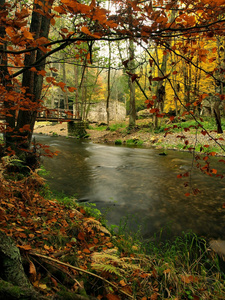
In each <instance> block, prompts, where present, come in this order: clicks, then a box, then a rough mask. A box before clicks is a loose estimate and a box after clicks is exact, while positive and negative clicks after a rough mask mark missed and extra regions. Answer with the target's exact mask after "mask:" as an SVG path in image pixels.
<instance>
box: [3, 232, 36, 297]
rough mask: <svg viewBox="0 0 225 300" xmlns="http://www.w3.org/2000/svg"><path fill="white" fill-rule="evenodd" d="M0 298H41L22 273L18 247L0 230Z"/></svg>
mask: <svg viewBox="0 0 225 300" xmlns="http://www.w3.org/2000/svg"><path fill="white" fill-rule="evenodd" d="M0 240H1V243H0V299H42V297H41V296H40V295H39V294H38V293H37V292H36V291H35V290H34V288H33V286H32V285H31V283H30V282H29V280H28V278H27V276H26V275H25V273H24V269H23V266H22V261H21V256H20V252H19V249H18V248H17V247H16V246H15V243H14V241H13V240H12V239H11V238H10V237H9V236H7V235H6V234H5V233H4V232H2V231H0Z"/></svg>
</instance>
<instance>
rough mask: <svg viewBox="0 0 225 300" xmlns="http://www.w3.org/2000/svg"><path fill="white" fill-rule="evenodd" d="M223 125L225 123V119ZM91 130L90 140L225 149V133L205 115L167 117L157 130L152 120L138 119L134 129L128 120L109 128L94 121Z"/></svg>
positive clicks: (214, 150) (168, 147)
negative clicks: (217, 129) (194, 118)
mask: <svg viewBox="0 0 225 300" xmlns="http://www.w3.org/2000/svg"><path fill="white" fill-rule="evenodd" d="M222 126H223V127H224V126H225V119H224V118H223V119H222ZM106 129H107V130H106ZM95 132H96V134H95ZM88 133H89V135H90V139H91V140H93V141H94V142H100V143H110V144H115V145H129V146H147V147H148V146H154V147H156V148H160V149H164V150H166V149H173V150H183V151H196V152H202V153H208V152H216V153H218V154H220V155H224V152H225V150H224V149H225V144H224V134H217V133H216V124H215V120H214V119H213V118H206V117H205V118H203V119H202V121H199V122H196V121H195V120H193V119H190V118H187V119H174V120H173V121H171V120H170V119H168V118H165V119H162V120H161V123H160V126H159V127H158V128H156V129H154V128H153V126H152V120H151V119H140V120H137V121H136V126H135V127H134V128H129V126H128V123H127V122H122V123H119V124H110V126H109V127H108V128H107V126H106V125H105V124H94V125H90V128H89V130H88ZM97 133H98V134H97ZM100 133H102V135H101V134H100Z"/></svg>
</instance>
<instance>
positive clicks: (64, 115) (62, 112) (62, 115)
mask: <svg viewBox="0 0 225 300" xmlns="http://www.w3.org/2000/svg"><path fill="white" fill-rule="evenodd" d="M37 119H45V120H51V119H58V120H66V119H68V120H80V118H79V117H77V116H76V115H74V114H73V110H72V109H63V108H54V109H48V108H46V109H45V110H44V111H42V112H40V113H38V115H37Z"/></svg>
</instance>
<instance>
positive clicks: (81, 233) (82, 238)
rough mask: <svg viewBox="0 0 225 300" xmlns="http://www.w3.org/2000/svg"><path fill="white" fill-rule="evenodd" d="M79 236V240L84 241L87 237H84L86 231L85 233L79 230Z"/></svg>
mask: <svg viewBox="0 0 225 300" xmlns="http://www.w3.org/2000/svg"><path fill="white" fill-rule="evenodd" d="M77 238H78V239H79V240H81V241H83V240H84V239H85V238H84V233H83V232H79V233H78V236H77Z"/></svg>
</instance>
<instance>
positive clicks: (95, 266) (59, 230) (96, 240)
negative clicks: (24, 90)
mask: <svg viewBox="0 0 225 300" xmlns="http://www.w3.org/2000/svg"><path fill="white" fill-rule="evenodd" d="M14 178H16V176H14ZM0 181H1V182H0V183H1V185H0V194H1V198H2V202H1V204H0V224H1V230H2V231H4V232H5V233H7V234H8V235H10V236H11V237H12V238H13V239H14V241H15V242H16V245H17V246H18V247H19V248H20V249H21V251H22V252H21V253H22V255H23V256H24V260H25V261H26V262H27V264H28V267H27V268H25V270H27V275H28V276H29V278H30V280H31V283H32V284H33V286H35V287H36V289H37V290H38V291H39V292H40V293H41V294H42V295H44V296H45V297H46V299H52V297H54V295H55V294H56V293H60V294H61V295H64V296H65V297H67V296H66V295H69V294H73V295H74V294H75V295H76V294H78V295H79V297H80V298H81V296H82V295H89V297H91V296H92V297H97V298H98V299H108V300H111V299H116V300H119V299H121V300H125V299H137V300H147V299H173V300H175V299H177V300H182V299H184V300H187V299H194V300H200V299H201V300H204V299H221V300H222V299H225V285H224V283H225V280H224V274H223V272H222V271H221V270H220V265H219V259H218V256H217V255H216V254H215V253H214V252H212V251H211V250H210V249H209V246H208V244H207V241H206V240H205V239H204V238H201V237H198V236H197V235H195V234H194V233H185V234H183V235H182V236H180V237H177V238H175V239H174V240H173V241H166V242H165V241H164V242H163V241H161V240H160V239H158V240H155V241H154V242H153V241H149V240H143V239H142V238H141V235H140V231H137V232H136V233H135V234H129V233H128V232H127V230H126V224H127V223H126V222H124V223H121V224H120V225H119V226H117V228H116V230H115V226H114V229H113V228H111V229H110V230H109V229H107V228H106V227H105V226H103V224H102V221H101V220H102V216H101V214H100V212H99V211H98V210H97V209H96V207H94V206H93V205H91V206H90V205H89V206H83V207H81V206H80V205H79V203H77V202H76V200H75V199H74V198H73V197H72V198H70V197H66V196H63V197H62V198H61V199H53V197H52V194H51V191H50V190H49V189H48V188H46V187H45V185H44V180H43V179H42V178H41V177H40V176H39V175H38V174H37V173H36V172H31V174H30V175H29V176H28V177H26V178H25V177H24V178H23V179H21V180H15V179H14V180H12V179H10V180H6V179H5V178H4V177H1V178H0ZM43 187H44V191H43ZM48 197H50V198H48ZM37 258H38V260H37ZM68 297H70V296H68ZM80 298H79V299H80ZM56 299H57V298H56ZM64 299H66V298H64ZM72 299H73V298H72ZM77 299H78V298H77ZM82 299H83V298H82Z"/></svg>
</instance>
